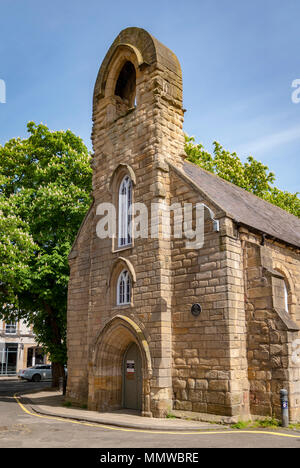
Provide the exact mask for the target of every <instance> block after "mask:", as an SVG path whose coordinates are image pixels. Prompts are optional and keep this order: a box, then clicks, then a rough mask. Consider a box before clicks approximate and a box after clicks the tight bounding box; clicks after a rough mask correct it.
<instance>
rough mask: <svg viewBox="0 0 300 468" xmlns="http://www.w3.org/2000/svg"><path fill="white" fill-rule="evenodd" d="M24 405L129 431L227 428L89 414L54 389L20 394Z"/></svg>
mask: <svg viewBox="0 0 300 468" xmlns="http://www.w3.org/2000/svg"><path fill="white" fill-rule="evenodd" d="M20 401H21V403H24V404H25V405H26V407H27V408H28V407H30V408H31V410H32V411H33V412H35V413H37V414H40V415H45V416H52V417H59V418H64V419H72V420H76V421H85V422H90V423H97V424H99V425H102V426H117V427H123V428H130V429H143V430H149V431H167V432H168V431H176V432H180V431H183V432H193V431H195V432H197V431H209V430H224V429H226V426H222V425H220V424H212V423H207V422H201V421H187V420H184V419H178V418H171V419H169V418H164V419H159V418H146V417H143V416H140V414H139V413H138V412H137V411H133V410H120V411H113V412H108V413H99V412H97V411H89V410H86V409H81V408H78V407H65V406H63V404H64V403H65V397H64V396H63V395H62V394H61V392H58V391H53V390H50V389H48V390H44V391H37V392H33V393H26V395H23V396H22V395H20Z"/></svg>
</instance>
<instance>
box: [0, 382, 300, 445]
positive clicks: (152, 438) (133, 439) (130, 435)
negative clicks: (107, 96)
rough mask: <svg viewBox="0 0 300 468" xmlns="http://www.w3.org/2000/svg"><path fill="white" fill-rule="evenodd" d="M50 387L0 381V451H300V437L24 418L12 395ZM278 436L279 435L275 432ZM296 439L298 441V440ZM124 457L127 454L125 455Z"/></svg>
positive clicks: (45, 383)
mask: <svg viewBox="0 0 300 468" xmlns="http://www.w3.org/2000/svg"><path fill="white" fill-rule="evenodd" d="M45 387H49V383H48V382H43V383H31V382H6V381H0V448H15V447H32V448H35V447H45V448H46V447H61V448H63V447H64V448H69V447H74V448H76V447H78V448H98V449H101V448H125V447H126V448H133V447H134V448H138V447H142V448H174V449H178V448H229V447H230V448H256V447H257V448H260V447H261V448H263V447H273V448H274V447H276V448H300V433H295V432H293V431H288V432H284V434H290V435H293V436H294V438H287V437H284V436H274V435H269V434H266V433H265V431H264V432H263V431H262V432H261V433H260V434H243V433H240V432H239V431H237V432H236V433H234V434H226V433H224V431H223V433H220V434H201V433H195V434H189V435H184V434H180V433H179V434H161V433H160V434H155V433H150V434H149V433H143V432H141V431H128V430H127V431H126V430H122V429H118V428H113V427H112V428H111V429H104V428H101V427H99V428H98V427H88V426H84V425H81V424H80V423H78V422H77V423H72V422H65V421H63V420H53V419H49V418H47V417H43V418H41V417H38V416H32V415H29V414H26V413H25V412H24V411H23V410H22V408H21V406H19V405H18V403H17V402H16V400H15V399H14V397H13V395H14V394H15V393H16V392H17V393H20V394H22V393H26V392H28V393H31V392H32V390H33V389H41V388H45ZM277 432H279V431H277ZM298 435H299V437H298ZM125 453H126V452H125Z"/></svg>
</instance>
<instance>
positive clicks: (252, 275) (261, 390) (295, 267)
mask: <svg viewBox="0 0 300 468" xmlns="http://www.w3.org/2000/svg"><path fill="white" fill-rule="evenodd" d="M241 237H242V239H243V240H242V242H243V248H244V258H245V277H246V284H247V288H246V310H247V315H246V316H247V336H248V345H247V347H248V375H249V382H250V407H251V413H252V414H254V415H261V416H275V417H280V414H281V409H280V398H279V392H280V390H281V389H283V388H286V389H287V390H288V391H289V395H290V417H291V418H292V419H293V420H297V419H299V404H300V392H299V390H300V387H299V382H300V366H299V364H297V363H296V362H294V360H293V352H294V348H293V343H295V340H297V339H298V338H299V333H298V330H299V327H298V325H299V319H298V318H299V295H298V297H297V294H296V295H295V296H294V295H293V293H290V298H289V303H290V304H289V309H290V310H289V312H287V311H286V310H285V309H284V300H283V298H282V294H281V291H282V283H283V276H282V274H281V273H280V272H281V271H283V270H284V271H285V272H286V274H287V277H288V279H289V284H290V288H291V289H292V291H294V292H296V291H298V288H299V268H300V261H299V255H298V253H297V251H295V249H292V248H288V247H285V246H284V245H281V246H280V244H278V243H277V244H276V243H274V242H268V241H266V242H265V244H264V245H261V236H255V235H254V234H251V233H249V232H247V231H246V230H245V229H242V233H241ZM297 322H298V324H297Z"/></svg>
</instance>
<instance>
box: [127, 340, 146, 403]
mask: <svg viewBox="0 0 300 468" xmlns="http://www.w3.org/2000/svg"><path fill="white" fill-rule="evenodd" d="M123 408H125V409H133V410H141V409H142V359H141V353H140V350H139V348H138V346H137V345H136V343H131V344H130V345H129V347H128V348H127V350H126V352H125V355H124V360H123Z"/></svg>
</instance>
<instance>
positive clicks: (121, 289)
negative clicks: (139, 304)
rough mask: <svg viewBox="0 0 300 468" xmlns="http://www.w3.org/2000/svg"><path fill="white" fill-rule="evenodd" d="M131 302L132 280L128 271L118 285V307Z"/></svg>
mask: <svg viewBox="0 0 300 468" xmlns="http://www.w3.org/2000/svg"><path fill="white" fill-rule="evenodd" d="M130 302H131V278H130V275H129V273H128V271H127V270H123V271H122V273H121V274H120V276H119V279H118V283H117V305H126V304H130Z"/></svg>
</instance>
